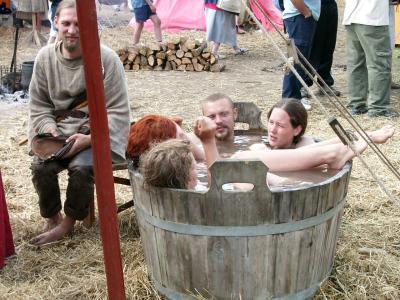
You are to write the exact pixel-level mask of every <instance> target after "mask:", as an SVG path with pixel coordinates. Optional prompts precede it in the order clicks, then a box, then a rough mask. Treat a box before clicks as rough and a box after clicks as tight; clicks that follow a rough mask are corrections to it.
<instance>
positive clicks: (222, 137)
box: [215, 127, 230, 142]
mask: <svg viewBox="0 0 400 300" xmlns="http://www.w3.org/2000/svg"><path fill="white" fill-rule="evenodd" d="M224 129H225V130H224V131H223V132H216V133H215V138H216V139H217V140H218V141H221V142H222V141H226V140H227V139H228V138H229V136H230V131H229V129H228V128H227V127H224Z"/></svg>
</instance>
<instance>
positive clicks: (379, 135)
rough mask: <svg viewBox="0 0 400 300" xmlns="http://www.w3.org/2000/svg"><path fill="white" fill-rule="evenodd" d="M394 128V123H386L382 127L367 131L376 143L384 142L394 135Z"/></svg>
mask: <svg viewBox="0 0 400 300" xmlns="http://www.w3.org/2000/svg"><path fill="white" fill-rule="evenodd" d="M394 130H395V127H394V126H393V125H386V126H383V127H382V128H381V129H378V130H375V131H372V132H367V134H368V136H369V137H370V139H371V140H372V141H373V142H374V143H375V144H383V143H386V141H387V140H388V139H390V138H391V137H392V136H393V134H394Z"/></svg>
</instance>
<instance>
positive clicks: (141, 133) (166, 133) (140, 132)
mask: <svg viewBox="0 0 400 300" xmlns="http://www.w3.org/2000/svg"><path fill="white" fill-rule="evenodd" d="M181 124H182V119H181V118H168V117H164V116H160V115H148V116H146V117H144V118H142V119H140V120H139V121H137V122H136V123H135V124H133V125H132V127H131V130H130V133H129V140H128V147H127V150H126V156H127V158H129V159H131V160H132V161H133V163H134V167H136V168H137V167H138V165H139V158H140V156H141V155H142V154H143V153H145V152H146V151H147V150H149V149H150V147H151V146H152V145H154V144H156V143H159V142H162V141H166V140H169V139H175V138H178V139H185V140H188V137H187V135H186V133H185V132H184V131H183V130H182V128H181V127H180V125H181ZM191 149H192V153H193V156H194V157H195V159H196V160H199V159H203V158H204V155H203V151H202V150H201V149H200V148H198V147H197V146H195V145H193V144H191Z"/></svg>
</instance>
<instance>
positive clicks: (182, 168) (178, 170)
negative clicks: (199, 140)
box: [139, 139, 194, 189]
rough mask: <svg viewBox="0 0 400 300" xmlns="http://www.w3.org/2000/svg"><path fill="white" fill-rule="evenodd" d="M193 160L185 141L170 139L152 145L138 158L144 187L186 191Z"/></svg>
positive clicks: (188, 144)
mask: <svg viewBox="0 0 400 300" xmlns="http://www.w3.org/2000/svg"><path fill="white" fill-rule="evenodd" d="M193 162H194V158H193V155H192V151H191V149H190V142H189V141H187V140H180V139H170V140H167V141H164V142H161V143H159V144H156V145H154V146H153V147H151V148H150V150H149V151H148V152H146V153H145V154H143V155H142V156H141V157H140V164H139V170H140V173H141V174H142V175H143V180H144V183H145V186H157V187H167V188H176V189H186V188H187V184H188V182H189V180H190V170H191V167H192V164H193Z"/></svg>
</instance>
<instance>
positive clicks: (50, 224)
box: [43, 212, 63, 232]
mask: <svg viewBox="0 0 400 300" xmlns="http://www.w3.org/2000/svg"><path fill="white" fill-rule="evenodd" d="M62 220H63V216H62V214H61V212H58V213H57V214H56V215H54V216H53V217H51V218H48V219H46V225H45V226H44V227H43V231H44V232H45V231H49V230H51V229H53V228H54V227H56V226H57V225H59V224H61V222H62Z"/></svg>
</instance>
